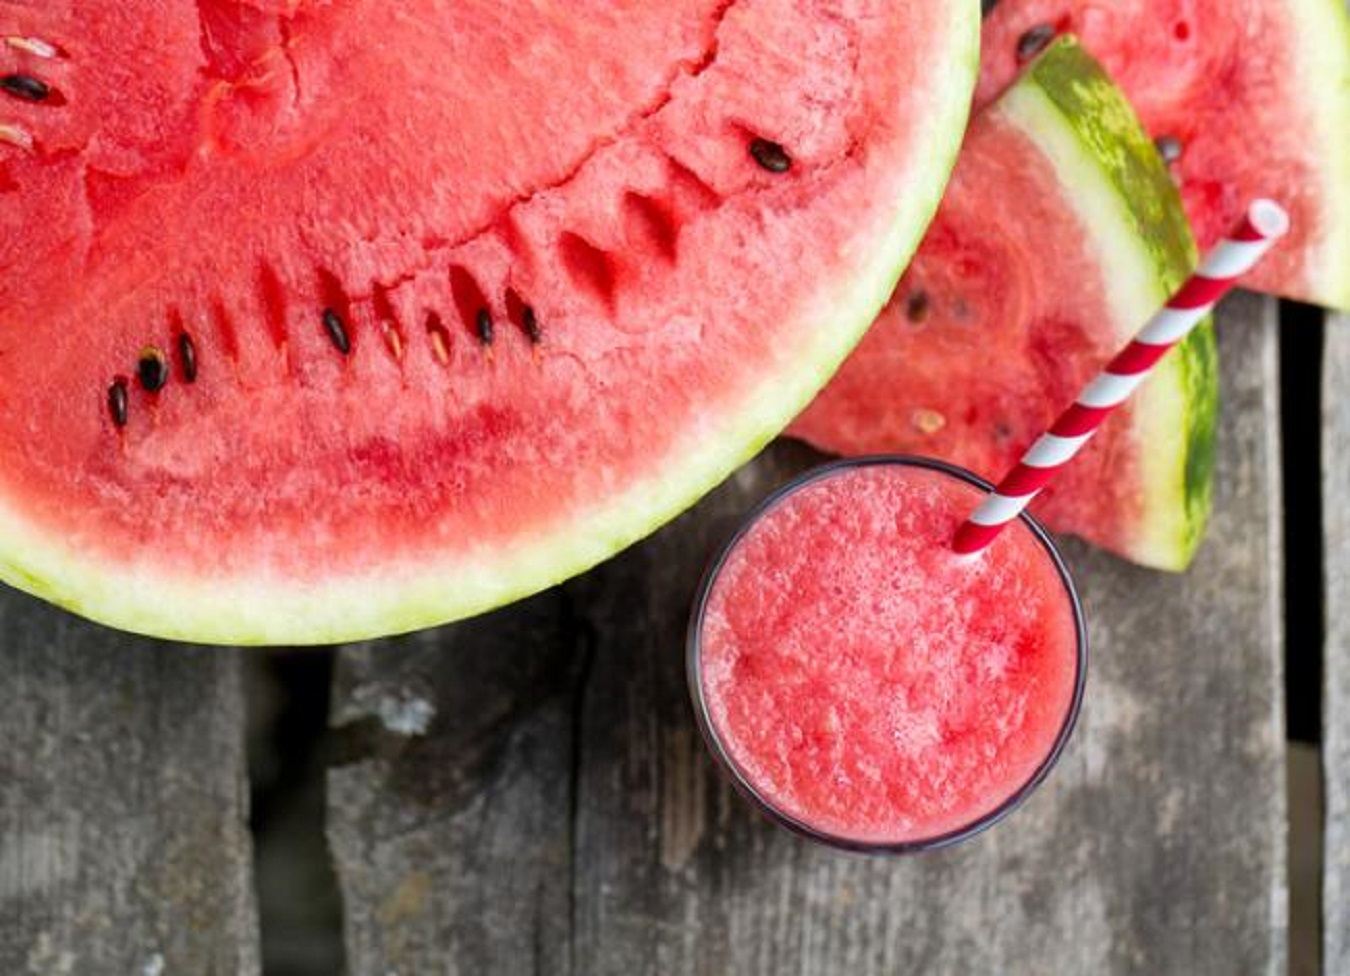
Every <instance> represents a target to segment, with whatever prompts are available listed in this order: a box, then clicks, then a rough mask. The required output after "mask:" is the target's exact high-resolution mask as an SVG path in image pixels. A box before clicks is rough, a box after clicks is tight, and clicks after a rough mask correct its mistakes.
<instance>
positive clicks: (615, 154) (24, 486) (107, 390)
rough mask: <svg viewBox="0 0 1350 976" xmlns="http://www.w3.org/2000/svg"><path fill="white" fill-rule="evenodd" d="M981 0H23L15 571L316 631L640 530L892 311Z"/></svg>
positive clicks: (8, 122) (15, 293)
mask: <svg viewBox="0 0 1350 976" xmlns="http://www.w3.org/2000/svg"><path fill="white" fill-rule="evenodd" d="M978 29H979V8H978V6H977V5H976V4H975V2H974V0H940V2H938V0H925V2H923V3H906V4H896V3H891V2H888V0H818V2H815V0H813V2H805V3H802V2H790V0H731V2H727V0H679V2H673V3H672V2H670V0H661V2H656V0H649V2H636V3H624V4H614V3H612V2H610V0H578V2H575V3H567V4H544V3H535V2H524V0H519V2H503V0H491V2H478V0H465V2H458V3H444V2H440V0H409V2H405V3H398V4H388V3H384V2H381V0H350V2H345V3H341V4H332V3H326V2H316V0H249V2H239V0H198V2H187V0H132V2H128V0H117V2H115V3H109V2H96V0H78V2H75V0H65V2H56V3H44V4H41V5H38V6H34V5H32V4H28V3H20V4H18V5H16V4H15V3H13V2H3V0H0V71H2V72H3V73H4V74H6V75H12V76H16V77H21V78H23V79H25V81H24V82H23V83H22V86H21V87H26V88H27V89H28V90H27V91H26V92H24V91H15V90H12V86H11V87H10V88H7V89H6V91H4V92H0V105H3V110H4V111H3V115H0V122H2V123H3V125H4V128H3V129H0V140H3V141H0V195H3V199H4V201H5V204H4V209H3V211H0V222H2V224H3V233H0V269H3V270H0V406H2V407H3V409H2V410H0V578H3V579H5V580H7V581H9V582H11V583H13V584H14V585H16V586H19V587H21V588H23V589H26V590H29V591H31V592H34V593H37V594H40V595H42V596H45V597H47V598H48V599H51V600H53V601H55V602H58V603H61V604H63V605H65V606H68V607H70V608H72V609H74V610H77V611H78V612H80V613H83V614H86V615H88V616H91V617H94V618H97V619H100V620H103V621H106V622H108V623H111V624H115V625H117V626H119V627H123V628H127V629H131V630H137V631H144V632H148V633H153V634H160V635H164V636H170V637H177V638H183V639H189V640H203V641H219V642H237V643H312V642H323V641H334V640H343V639H351V638H357V637H363V636H368V635H376V634H384V633H390V632H395V631H402V630H408V629H413V628H417V627H421V626H424V625H428V624H433V623H437V622H440V621H445V620H449V619H453V618H457V617H462V616H466V615H469V614H472V613H475V612H478V611H481V610H484V609H487V608H489V607H492V606H495V605H498V604H501V603H503V602H506V601H508V600H510V599H512V598H515V597H519V596H522V595H524V594H527V593H529V592H532V591H534V590H538V589H540V588H542V587H544V586H547V585H549V584H551V583H553V582H555V581H558V580H560V579H563V578H565V577H567V576H568V575H570V574H573V573H576V572H578V571H580V570H582V569H584V568H586V567H588V566H590V565H592V564H594V563H595V562H597V561H599V560H601V559H603V558H604V557H606V556H608V555H609V554H611V553H613V552H614V551H616V550H617V549H619V548H621V547H622V546H624V545H626V544H628V543H630V542H632V541H633V540H634V539H636V538H638V537H639V536H641V535H643V534H644V533H646V532H648V531H650V530H651V529H653V528H654V527H655V526H657V525H658V524H659V523H661V522H662V521H664V520H666V519H668V518H669V517H671V516H672V515H674V514H675V513H677V512H678V511H679V510H681V509H682V508H684V507H685V506H687V505H688V504H690V503H691V502H692V501H693V500H694V499H696V498H697V497H698V496H699V495H700V494H702V493H703V492H704V491H706V490H707V489H709V488H710V487H711V486H713V485H714V484H715V483H716V482H718V481H719V480H720V479H721V478H723V477H724V476H725V475H726V474H727V473H728V472H730V471H731V470H732V469H733V468H734V467H735V465H736V464H737V463H738V462H739V461H741V460H742V459H744V458H745V457H746V456H747V455H749V454H750V453H752V452H753V451H754V450H755V449H756V448H757V447H758V446H759V445H760V444H762V443H763V442H764V441H766V440H768V439H769V438H770V437H771V436H773V434H774V433H776V432H777V431H778V430H779V429H780V428H781V427H782V426H783V425H784V424H786V422H787V421H788V419H789V418H790V417H791V416H792V415H793V414H794V413H795V412H796V411H797V410H798V409H800V407H801V406H802V405H803V404H804V403H805V402H806V401H807V400H808V399H809V398H810V396H811V395H812V394H813V393H814V392H815V391H816V389H818V388H819V386H820V385H822V384H823V383H824V382H825V380H826V379H827V378H828V376H829V375H830V374H831V372H832V371H833V370H834V368H835V367H836V366H837V364H838V362H839V361H840V360H841V359H842V358H843V357H844V355H845V354H846V353H847V352H848V351H849V349H850V348H851V347H852V345H853V344H854V343H855V342H856V341H857V338H858V336H859V335H860V334H861V332H862V331H863V330H864V329H865V327H866V326H867V324H868V323H869V322H870V321H871V320H872V318H873V317H874V316H875V314H876V312H877V310H878V309H879V308H880V307H881V305H882V304H883V302H884V300H885V297H886V295H887V294H889V292H890V290H891V288H892V287H893V285H894V282H895V280H896V278H897V277H898V276H899V274H900V272H901V270H902V269H903V267H904V264H905V262H906V259H907V258H908V257H909V255H910V254H911V253H912V251H913V248H914V246H915V244H916V242H917V240H918V238H919V237H920V236H921V234H922V232H923V230H924V228H925V227H926V225H927V223H928V221H929V219H930V218H931V215H932V213H933V211H934V209H935V208H936V206H937V201H938V199H939V197H940V195H941V192H942V189H943V185H944V183H945V181H946V178H947V176H948V174H949V172H950V168H951V165H952V162H953V160H954V157H955V152H956V148H957V145H958V143H959V139H960V133H961V131H962V130H963V128H964V125H965V121H966V114H967V110H968V105H969V101H970V94H971V91H972V89H973V86H974V77H975V72H976V67H977V61H976V50H977V43H978ZM4 38H12V39H15V41H17V43H15V42H13V41H6V40H3V39H4ZM38 85H40V86H41V89H39V88H38V87H37V86H38ZM29 96H41V97H29Z"/></svg>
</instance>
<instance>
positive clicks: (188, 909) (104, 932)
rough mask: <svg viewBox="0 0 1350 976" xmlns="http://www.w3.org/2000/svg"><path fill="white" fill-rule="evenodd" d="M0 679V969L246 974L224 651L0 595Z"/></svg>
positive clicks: (246, 891) (236, 695)
mask: <svg viewBox="0 0 1350 976" xmlns="http://www.w3.org/2000/svg"><path fill="white" fill-rule="evenodd" d="M0 676H3V677H0V973H4V974H5V976H105V974H106V976H114V974H115V976H176V974H179V973H183V974H192V976H236V974H237V976H253V974H255V973H257V972H258V960H257V922H256V918H255V913H254V910H253V895H252V890H253V889H252V878H251V867H250V844H249V838H248V830H247V823H246V804H247V796H248V793H247V784H246V778H245V773H246V771H245V759H244V741H243V738H244V703H243V692H242V683H241V671H240V660H239V658H238V656H237V654H236V653H234V652H230V651H223V650H202V649H196V650H189V649H187V648H183V647H176V646H170V645H164V644H159V643H156V642H153V641H148V640H139V639H136V638H132V637H127V636H123V635H119V634H115V633H113V632H111V631H108V630H105V629H103V628H100V627H97V626H95V625H93V624H89V623H85V622H83V621H80V620H77V619H76V618H74V617H72V616H70V615H68V614H65V613H63V612H61V611H59V610H56V609H54V608H51V607H48V606H46V605H44V604H41V603H38V602H37V601H35V600H33V599H30V598H28V597H26V596H21V595H20V594H17V593H15V592H13V591H11V590H8V589H4V588H0Z"/></svg>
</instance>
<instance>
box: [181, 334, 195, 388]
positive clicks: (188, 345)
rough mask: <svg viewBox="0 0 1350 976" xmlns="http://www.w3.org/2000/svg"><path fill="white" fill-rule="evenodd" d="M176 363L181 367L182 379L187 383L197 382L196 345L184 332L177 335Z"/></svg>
mask: <svg viewBox="0 0 1350 976" xmlns="http://www.w3.org/2000/svg"><path fill="white" fill-rule="evenodd" d="M178 364H179V366H181V367H182V370H183V379H185V380H187V381H188V382H189V383H195V382H197V347H196V345H194V344H193V342H192V336H190V335H188V334H187V333H186V332H183V333H180V334H179V336H178Z"/></svg>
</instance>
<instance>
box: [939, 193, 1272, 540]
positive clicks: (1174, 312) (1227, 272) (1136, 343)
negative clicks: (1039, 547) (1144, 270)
mask: <svg viewBox="0 0 1350 976" xmlns="http://www.w3.org/2000/svg"><path fill="white" fill-rule="evenodd" d="M1288 230H1289V215H1288V214H1287V213H1285V211H1284V209H1283V208H1282V207H1281V206H1280V205H1279V204H1277V203H1275V202H1273V201H1271V200H1257V201H1255V202H1253V203H1252V204H1251V205H1250V206H1249V207H1248V208H1247V212H1246V214H1245V215H1244V216H1243V218H1242V220H1241V221H1240V222H1239V223H1238V225H1237V227H1236V228H1234V230H1233V232H1232V233H1231V234H1229V235H1228V237H1226V238H1224V239H1223V240H1221V241H1220V242H1219V243H1218V244H1217V245H1216V246H1215V247H1214V250H1212V251H1211V252H1210V253H1209V256H1208V257H1207V258H1205V260H1204V262H1203V263H1202V264H1201V265H1200V268H1199V270H1197V271H1196V272H1195V274H1193V275H1191V277H1190V278H1189V279H1188V280H1187V281H1186V283H1185V284H1183V285H1182V286H1181V288H1180V290H1178V291H1177V293H1176V294H1175V295H1173V296H1172V298H1171V300H1170V301H1168V303H1167V304H1166V305H1165V306H1163V308H1162V309H1161V310H1160V311H1159V312H1158V313H1157V314H1156V315H1154V316H1153V318H1151V319H1150V320H1149V322H1148V324H1147V325H1145V326H1144V328H1143V329H1141V330H1140V332H1139V334H1138V335H1136V336H1135V337H1134V339H1133V340H1132V341H1131V342H1130V344H1129V345H1128V346H1126V347H1125V348H1124V349H1122V350H1121V351H1120V353H1119V354H1118V355H1117V356H1116V358H1115V359H1113V360H1111V362H1110V363H1109V364H1108V365H1107V367H1106V369H1105V370H1103V371H1102V372H1101V374H1100V375H1098V376H1097V378H1096V379H1095V380H1093V381H1092V382H1091V383H1089V384H1088V385H1087V387H1086V388H1085V389H1084V390H1083V392H1082V393H1080V394H1079V395H1078V399H1077V400H1076V401H1075V402H1074V404H1073V406H1071V407H1069V409H1068V410H1066V411H1064V413H1063V414H1062V415H1061V416H1060V418H1059V419H1058V420H1056V421H1055V423H1054V424H1053V425H1052V426H1051V428H1050V430H1049V432H1048V433H1045V434H1042V435H1041V437H1040V439H1039V440H1037V441H1036V443H1035V444H1033V445H1031V449H1030V450H1029V451H1027V453H1026V454H1024V455H1023V456H1022V460H1021V461H1020V462H1018V464H1017V465H1016V466H1015V467H1014V468H1013V469H1012V470H1011V471H1010V472H1008V474H1007V476H1006V477H1005V478H1004V479H1003V481H1002V482H1000V483H999V486H998V487H997V488H995V489H994V492H993V493H992V494H991V495H989V497H988V498H986V499H985V500H984V502H983V503H982V504H981V505H980V507H979V508H977V509H976V510H975V512H974V513H973V514H972V515H971V516H970V518H969V519H967V520H966V521H965V522H964V523H963V524H962V525H961V528H959V529H958V530H957V532H956V539H955V541H954V542H953V544H952V545H953V548H954V549H956V551H957V552H959V553H974V552H979V551H980V550H981V549H983V548H984V547H985V546H987V545H989V544H990V543H991V542H993V541H994V539H995V538H996V537H997V536H998V534H999V533H1000V532H1001V531H1003V527H1004V526H1006V525H1007V524H1008V523H1009V522H1011V521H1012V520H1013V519H1015V518H1017V516H1019V515H1021V514H1022V512H1023V510H1024V509H1026V507H1027V506H1028V505H1029V504H1031V500H1032V499H1033V498H1035V497H1036V496H1037V495H1038V494H1040V491H1041V489H1042V488H1044V487H1045V486H1046V484H1047V483H1049V481H1050V479H1051V478H1053V477H1054V476H1055V474H1056V472H1058V471H1059V469H1060V468H1062V467H1064V466H1065V465H1066V464H1068V463H1069V461H1071V460H1072V459H1073V457H1074V455H1076V454H1077V453H1078V452H1079V451H1080V450H1082V448H1083V445H1084V444H1086V443H1087V442H1088V441H1089V440H1091V439H1092V435H1093V434H1094V433H1095V432H1096V430H1097V428H1098V427H1100V426H1101V424H1102V421H1104V420H1105V419H1106V418H1107V417H1108V416H1110V414H1111V412H1112V411H1113V410H1115V409H1116V408H1117V407H1119V406H1120V405H1121V404H1122V403H1124V402H1125V401H1126V400H1128V399H1129V397H1130V394H1131V393H1133V392H1134V391H1135V388H1136V387H1138V386H1139V384H1140V383H1142V382H1143V381H1144V378H1145V377H1146V376H1148V374H1149V373H1150V372H1152V371H1153V367H1154V366H1156V365H1157V364H1158V361H1159V360H1160V359H1162V358H1163V356H1165V355H1166V354H1167V351H1168V350H1169V349H1171V348H1172V347H1173V346H1175V345H1176V344H1177V343H1178V342H1180V341H1181V340H1182V339H1184V338H1186V336H1187V335H1189V334H1190V332H1191V330H1192V329H1194V328H1195V327H1196V326H1197V325H1199V324H1200V322H1202V321H1204V319H1205V316H1207V315H1209V313H1210V312H1211V311H1212V310H1213V308H1214V306H1215V305H1216V304H1218V302H1219V299H1221V298H1223V296H1224V295H1226V294H1228V292H1229V291H1230V290H1232V288H1233V286H1234V285H1235V284H1236V283H1237V280H1238V278H1240V277H1242V275H1244V274H1246V273H1247V272H1248V271H1250V270H1251V269H1252V267H1253V266H1254V265H1255V264H1256V262H1257V261H1259V260H1261V258H1262V256H1264V255H1265V253H1266V252H1267V251H1269V250H1270V248H1271V246H1272V245H1274V243H1275V242H1276V241H1277V240H1279V238H1281V237H1283V236H1284V234H1285V233H1286V232H1287V231H1288ZM1145 450H1147V446H1145Z"/></svg>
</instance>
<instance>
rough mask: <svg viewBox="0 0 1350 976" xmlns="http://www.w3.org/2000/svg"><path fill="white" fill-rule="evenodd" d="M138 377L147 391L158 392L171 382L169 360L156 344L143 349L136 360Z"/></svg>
mask: <svg viewBox="0 0 1350 976" xmlns="http://www.w3.org/2000/svg"><path fill="white" fill-rule="evenodd" d="M136 378H137V379H139V380H140V381H141V387H142V388H143V389H144V390H145V391H146V392H147V393H158V392H159V391H160V390H162V389H164V386H165V384H166V383H168V382H169V361H168V360H167V359H165V358H164V353H162V352H160V351H159V350H158V349H156V348H155V347H154V346H147V347H146V348H144V349H142V350H141V358H140V359H139V360H137V362H136Z"/></svg>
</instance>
